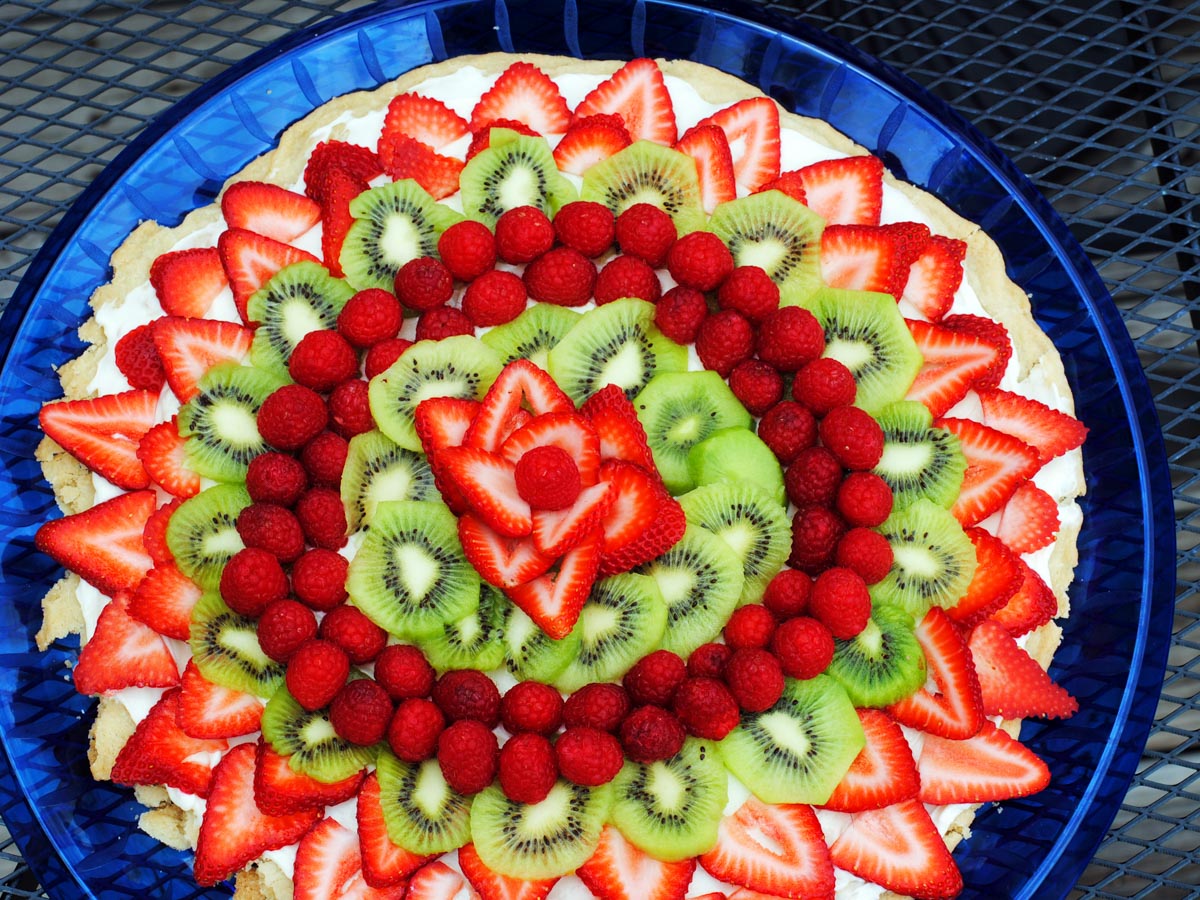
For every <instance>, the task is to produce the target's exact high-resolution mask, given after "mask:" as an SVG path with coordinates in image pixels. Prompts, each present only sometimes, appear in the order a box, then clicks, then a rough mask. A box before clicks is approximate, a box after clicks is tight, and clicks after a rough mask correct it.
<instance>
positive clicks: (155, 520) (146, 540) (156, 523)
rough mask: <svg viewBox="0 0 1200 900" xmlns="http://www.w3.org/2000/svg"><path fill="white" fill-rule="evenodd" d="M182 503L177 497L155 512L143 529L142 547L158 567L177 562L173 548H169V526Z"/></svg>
mask: <svg viewBox="0 0 1200 900" xmlns="http://www.w3.org/2000/svg"><path fill="white" fill-rule="evenodd" d="M182 503H183V500H181V499H180V498H179V497H176V498H175V499H173V500H171V501H170V502H168V503H164V504H163V505H162V506H160V507H159V508H158V509H156V510H154V512H152V513H151V514H150V516H149V518H147V519H146V525H145V527H144V528H143V529H142V546H143V547H144V549H145V551H146V553H148V554H149V555H150V559H152V560H153V561H154V565H156V566H158V565H162V564H163V563H174V562H175V557H174V555H173V554H172V553H171V548H170V547H168V546H167V525H168V523H170V521H171V516H172V515H173V514H174V512H175V510H177V509H179V506H180V504H182Z"/></svg>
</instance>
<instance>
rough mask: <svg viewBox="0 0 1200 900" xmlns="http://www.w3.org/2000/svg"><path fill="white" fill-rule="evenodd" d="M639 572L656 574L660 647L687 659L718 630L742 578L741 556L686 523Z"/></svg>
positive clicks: (733, 600)
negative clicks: (662, 615) (661, 610)
mask: <svg viewBox="0 0 1200 900" xmlns="http://www.w3.org/2000/svg"><path fill="white" fill-rule="evenodd" d="M638 572H639V573H640V574H642V575H649V576H650V577H651V578H653V579H654V581H655V583H656V584H657V585H658V589H659V592H660V593H661V594H662V598H663V600H664V601H665V602H666V604H667V628H666V631H664V632H663V636H662V646H663V647H664V648H665V649H667V650H670V651H672V652H673V653H678V654H679V655H680V656H682V657H684V658H685V659H686V658H687V656H688V654H689V653H691V652H692V651H693V650H695V649H696V648H697V647H699V646H700V645H701V644H704V643H707V642H708V641H711V640H712V639H713V638H715V637H716V636H717V635H718V634H720V633H721V629H722V628H723V627H725V622H726V620H727V619H728V618H729V614H730V613H732V612H733V609H734V607H735V606H737V602H738V597H740V596H741V593H742V582H743V580H744V579H745V576H743V575H742V560H741V558H740V557H739V556H738V555H737V554H736V553H734V552H733V550H732V548H730V546H729V545H728V544H726V543H725V542H724V541H723V540H721V539H720V538H719V537H717V536H716V535H715V534H713V533H712V532H711V531H708V530H707V529H705V528H701V527H700V526H699V525H688V527H687V530H686V531H684V533H683V537H682V538H680V539H679V542H678V543H676V544H675V546H674V547H672V548H671V549H670V550H668V551H667V552H666V553H664V554H663V555H662V556H660V557H658V559H655V560H653V561H652V562H649V563H647V564H646V565H644V566H642V567H641V568H640V569H638Z"/></svg>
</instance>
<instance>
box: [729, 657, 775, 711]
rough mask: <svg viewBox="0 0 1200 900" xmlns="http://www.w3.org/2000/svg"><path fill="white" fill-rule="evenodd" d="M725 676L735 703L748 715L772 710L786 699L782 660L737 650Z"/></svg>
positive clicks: (731, 658) (730, 659) (730, 658)
mask: <svg viewBox="0 0 1200 900" xmlns="http://www.w3.org/2000/svg"><path fill="white" fill-rule="evenodd" d="M723 675H724V677H725V684H726V685H728V687H729V691H730V693H732V694H733V699H735V700H736V701H737V703H738V706H740V707H741V708H742V709H744V710H745V711H746V712H762V711H763V710H767V709H770V708H771V707H772V706H774V705H775V704H776V702H777V701H778V700H779V698H780V697H781V696H783V669H782V668H780V666H779V660H777V659H776V658H775V657H774V656H772V655H771V654H770V653H769V652H767V651H766V650H763V649H761V648H758V647H743V648H742V649H741V650H734V651H733V655H732V656H731V657H729V662H727V663H726V664H725V671H724V673H723Z"/></svg>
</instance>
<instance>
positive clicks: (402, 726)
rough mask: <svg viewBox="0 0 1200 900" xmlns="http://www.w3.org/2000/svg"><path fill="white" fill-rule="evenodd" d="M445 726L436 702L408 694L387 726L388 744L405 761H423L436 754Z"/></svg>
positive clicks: (443, 717) (444, 719) (444, 718)
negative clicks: (408, 696)
mask: <svg viewBox="0 0 1200 900" xmlns="http://www.w3.org/2000/svg"><path fill="white" fill-rule="evenodd" d="M395 646H400V645H399V644H397V645H395ZM392 696H393V697H394V696H395V695H394V694H393V695H392ZM445 728H446V717H445V716H443V715H442V711H441V710H440V709H438V708H437V704H436V703H434V702H433V701H432V700H426V699H424V698H422V697H410V698H408V699H407V700H403V701H401V703H400V705H399V706H397V707H396V712H395V714H394V715H393V716H392V721H391V723H390V724H389V725H388V731H387V739H388V746H389V747H391V748H392V752H393V753H395V754H396V755H397V756H398V757H400V758H401V759H402V760H404V761H405V762H411V763H419V762H423V761H424V760H427V759H432V758H433V756H434V754H436V753H437V746H438V739H439V738H440V737H441V736H442V732H443V731H444V730H445Z"/></svg>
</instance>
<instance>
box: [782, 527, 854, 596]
mask: <svg viewBox="0 0 1200 900" xmlns="http://www.w3.org/2000/svg"><path fill="white" fill-rule="evenodd" d="M845 532H846V523H845V522H843V521H842V520H841V519H840V518H838V515H837V513H835V512H833V511H832V510H831V509H829V508H827V507H824V506H806V507H804V508H802V509H801V510H800V511H799V512H797V513H796V515H795V516H794V517H793V518H792V552H791V555H790V556H789V557H788V565H790V566H792V567H794V568H797V569H799V570H800V571H802V572H807V573H808V574H809V575H816V574H817V573H819V572H821V571H822V570H823V569H825V567H826V566H828V565H829V563H830V561H831V560H832V559H833V553H834V551H835V550H836V549H837V544H838V541H839V540H841V538H842V535H843V534H845ZM810 602H811V598H810Z"/></svg>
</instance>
